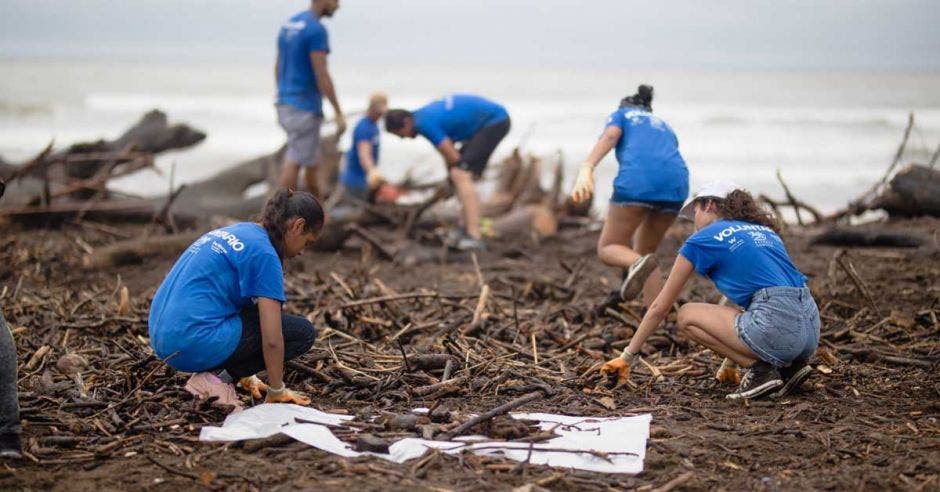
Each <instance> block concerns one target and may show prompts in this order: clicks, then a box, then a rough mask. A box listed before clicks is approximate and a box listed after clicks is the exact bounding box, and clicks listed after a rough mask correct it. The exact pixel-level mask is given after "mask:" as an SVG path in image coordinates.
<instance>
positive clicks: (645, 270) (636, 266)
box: [620, 253, 656, 301]
mask: <svg viewBox="0 0 940 492" xmlns="http://www.w3.org/2000/svg"><path fill="white" fill-rule="evenodd" d="M655 269H656V257H655V256H653V254H652V253H651V254H648V255H644V256H641V257H640V259H639V260H636V262H634V263H633V264H632V265H630V269H629V270H627V277H626V278H625V279H623V283H622V284H620V299H622V300H624V301H632V300H633V299H636V298H637V296H639V295H640V293H641V292H643V284H645V283H646V279H648V278H650V274H652V273H653V270H655Z"/></svg>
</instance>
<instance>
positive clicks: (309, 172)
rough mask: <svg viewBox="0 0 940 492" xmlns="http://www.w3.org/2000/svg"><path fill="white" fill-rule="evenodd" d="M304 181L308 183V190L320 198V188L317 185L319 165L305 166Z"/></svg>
mask: <svg viewBox="0 0 940 492" xmlns="http://www.w3.org/2000/svg"><path fill="white" fill-rule="evenodd" d="M304 183H305V184H306V185H307V191H309V192H310V194H311V195H313V196H315V197H317V199H320V188H319V186H318V185H317V167H316V166H310V167H306V168H304Z"/></svg>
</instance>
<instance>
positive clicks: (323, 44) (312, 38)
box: [307, 22, 330, 53]
mask: <svg viewBox="0 0 940 492" xmlns="http://www.w3.org/2000/svg"><path fill="white" fill-rule="evenodd" d="M314 51H323V52H325V53H329V52H330V37H329V35H328V34H327V33H326V28H324V27H323V26H322V25H321V24H320V23H319V22H311V23H309V24H308V27H307V52H308V53H313V52H314Z"/></svg>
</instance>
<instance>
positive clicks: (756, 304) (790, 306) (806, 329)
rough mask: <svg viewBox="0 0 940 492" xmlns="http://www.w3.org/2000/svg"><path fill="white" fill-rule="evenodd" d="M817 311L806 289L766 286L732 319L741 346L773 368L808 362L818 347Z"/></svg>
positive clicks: (818, 326) (818, 322)
mask: <svg viewBox="0 0 940 492" xmlns="http://www.w3.org/2000/svg"><path fill="white" fill-rule="evenodd" d="M820 325H821V322H820V320H819V309H818V308H817V307H816V301H815V300H814V299H813V295H812V294H811V293H810V291H809V289H807V288H806V287H768V288H766V289H761V290H759V291H757V292H755V293H754V295H753V296H751V305H750V306H748V308H747V311H744V312H743V313H740V314H738V315H737V317H735V319H734V327H735V330H736V331H737V333H738V338H740V339H741V340H742V341H743V342H744V344H745V345H747V346H748V347H750V349H751V350H752V351H754V353H755V354H757V356H758V357H759V358H760V360H762V361H764V362H766V363H768V364H770V365H772V366H774V367H786V366H789V365H790V363H791V362H793V361H794V360H796V359H809V358H810V357H811V356H812V355H813V354H814V353H816V348H817V347H818V346H819V328H820Z"/></svg>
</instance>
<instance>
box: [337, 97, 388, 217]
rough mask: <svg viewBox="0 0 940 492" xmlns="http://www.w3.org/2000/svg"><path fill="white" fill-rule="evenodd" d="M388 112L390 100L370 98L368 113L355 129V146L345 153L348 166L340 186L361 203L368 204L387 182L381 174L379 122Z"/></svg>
mask: <svg viewBox="0 0 940 492" xmlns="http://www.w3.org/2000/svg"><path fill="white" fill-rule="evenodd" d="M387 109H388V98H387V97H386V96H385V94H382V93H380V92H377V93H375V94H372V96H371V97H370V98H369V108H368V109H367V110H366V114H365V116H363V117H362V118H361V119H360V120H359V122H358V123H356V127H355V128H354V129H353V134H352V145H351V146H350V147H349V151H348V152H346V166H345V167H344V168H343V172H342V174H340V183H341V184H342V185H343V187H344V188H345V190H346V193H348V194H350V195H352V196H353V197H355V198H358V199H360V200H369V199H370V197H371V195H372V194H373V192H375V191H376V190H377V189H378V188H379V186H381V185H382V183H384V182H385V179H384V178H383V177H382V175H381V174H380V173H379V168H378V166H379V141H380V135H381V133H380V132H379V125H378V121H379V120H380V119H382V116H384V115H385V111H386V110H387Z"/></svg>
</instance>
